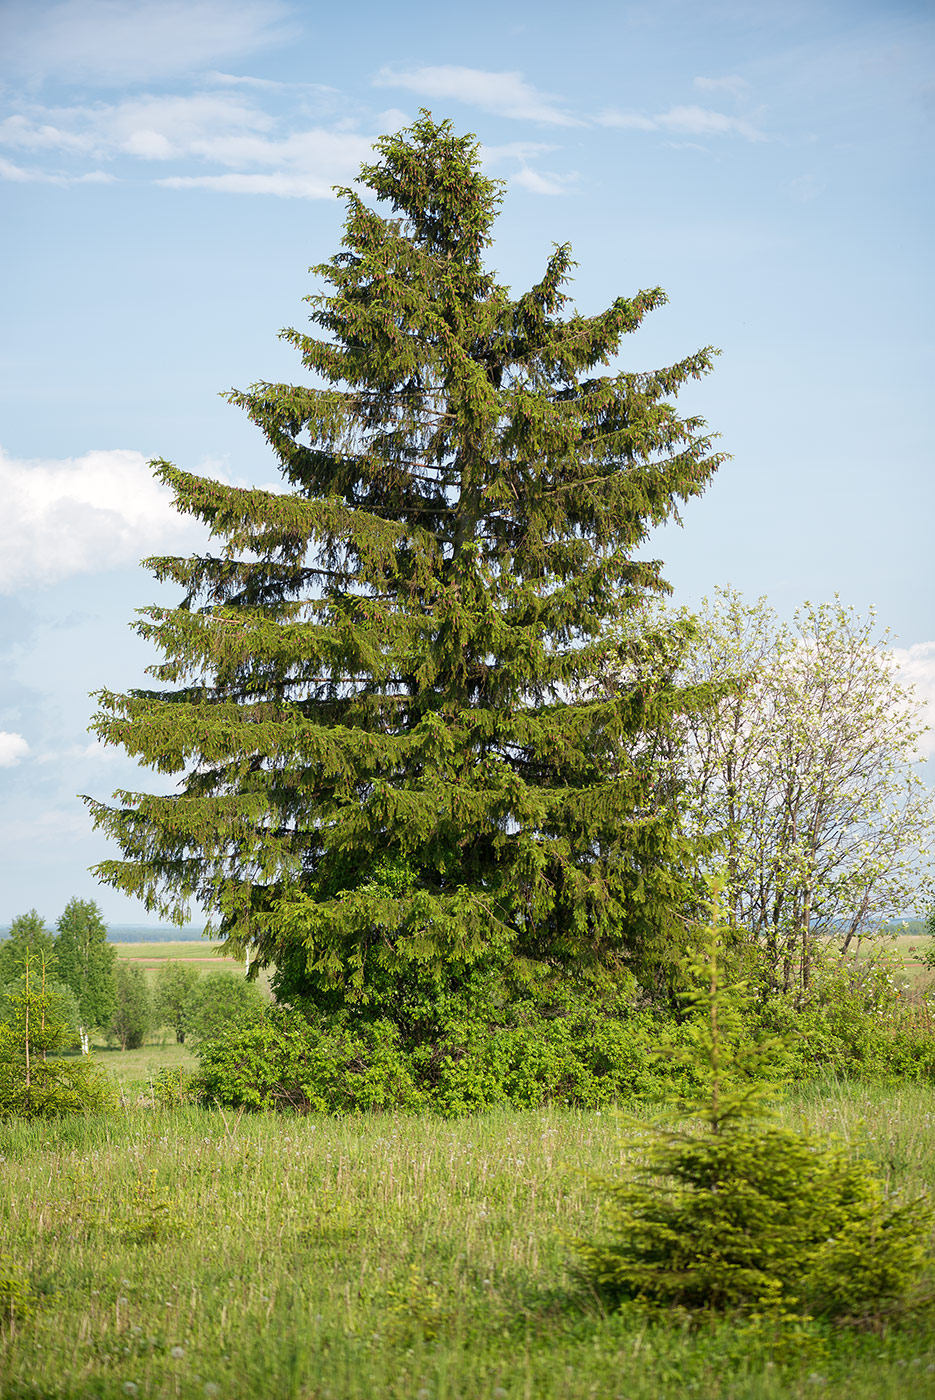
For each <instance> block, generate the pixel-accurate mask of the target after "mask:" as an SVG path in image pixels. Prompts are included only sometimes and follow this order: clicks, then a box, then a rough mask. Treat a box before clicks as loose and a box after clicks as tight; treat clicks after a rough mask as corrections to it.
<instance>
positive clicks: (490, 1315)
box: [0, 1083, 935, 1400]
mask: <svg viewBox="0 0 935 1400" xmlns="http://www.w3.org/2000/svg"><path fill="white" fill-rule="evenodd" d="M784 1113H785V1116H787V1117H792V1118H794V1117H796V1116H798V1115H804V1116H805V1117H806V1118H807V1119H808V1120H809V1121H810V1122H811V1123H812V1124H813V1125H814V1126H816V1127H819V1128H821V1129H822V1130H825V1131H829V1132H830V1131H836V1132H839V1133H843V1134H844V1135H845V1136H847V1137H848V1138H850V1139H859V1140H860V1141H861V1142H862V1143H863V1144H864V1147H865V1149H866V1150H867V1151H868V1152H869V1153H870V1154H871V1155H872V1156H874V1157H875V1158H876V1159H877V1160H878V1162H879V1163H880V1165H881V1168H882V1169H883V1171H884V1172H885V1173H886V1175H887V1177H888V1179H889V1180H890V1182H891V1184H894V1185H896V1184H898V1185H901V1186H903V1187H905V1188H906V1189H908V1190H910V1191H913V1192H915V1191H917V1190H919V1189H921V1188H923V1187H925V1186H929V1187H931V1186H933V1185H935V1144H933V1139H932V1125H933V1120H935V1090H933V1089H932V1088H919V1087H913V1088H905V1089H902V1090H895V1091H894V1090H889V1091H884V1090H876V1089H868V1088H860V1089H853V1088H851V1089H845V1088H843V1087H841V1086H838V1085H835V1084H833V1083H830V1084H825V1085H824V1086H822V1087H820V1088H817V1087H816V1088H815V1089H813V1090H811V1091H810V1092H809V1094H808V1096H807V1097H802V1098H799V1099H797V1100H796V1101H794V1102H792V1103H790V1104H789V1105H788V1106H787V1107H786V1109H785V1110H784ZM0 1154H2V1158H3V1162H2V1165H3V1187H2V1200H0V1254H2V1256H3V1267H2V1269H0V1277H2V1276H9V1277H12V1279H13V1280H14V1284H13V1291H14V1294H15V1291H16V1289H17V1287H18V1289H19V1296H20V1300H21V1302H22V1303H23V1304H24V1307H23V1314H24V1315H21V1316H19V1317H18V1316H17V1315H16V1313H15V1311H14V1315H13V1318H12V1320H10V1318H9V1307H7V1321H6V1322H5V1323H4V1325H3V1326H2V1328H0V1395H2V1396H3V1397H4V1400H117V1397H123V1396H126V1395H131V1396H132V1395H138V1396H140V1397H150V1398H151V1400H156V1397H159V1400H163V1398H164V1400H175V1397H179V1398H181V1400H189V1398H190V1400H195V1397H199V1400H200V1398H201V1397H209V1396H216V1397H228V1398H229V1400H240V1398H241V1397H243V1400H248V1397H249V1398H250V1400H255V1398H258V1400H265V1397H269V1398H270V1400H520V1397H522V1400H584V1398H585V1397H597V1398H598V1400H605V1398H606V1400H668V1398H669V1397H671V1398H672V1400H675V1397H679V1400H681V1398H682V1397H686V1396H690V1397H699V1400H778V1397H781V1396H782V1397H785V1396H795V1397H806V1396H813V1395H822V1396H829V1397H830V1396H834V1397H840V1400H845V1397H846V1400H897V1397H899V1398H900V1400H902V1397H905V1398H906V1400H929V1397H935V1336H933V1335H931V1333H930V1331H927V1330H926V1328H925V1327H923V1326H922V1325H921V1324H917V1325H915V1326H914V1327H913V1326H909V1327H906V1328H904V1329H903V1330H902V1331H897V1332H892V1333H886V1334H883V1335H879V1334H877V1333H874V1332H858V1333H846V1334H844V1333H838V1334H832V1333H830V1332H825V1331H823V1330H822V1329H821V1328H819V1327H817V1326H814V1325H813V1326H811V1327H808V1328H805V1329H804V1330H803V1329H799V1332H798V1333H797V1334H796V1333H794V1332H793V1333H789V1332H788V1331H787V1332H786V1333H782V1334H779V1335H778V1336H773V1335H771V1334H770V1332H769V1329H759V1330H757V1329H756V1328H753V1329H752V1330H751V1329H750V1328H749V1326H748V1327H747V1328H746V1329H744V1328H743V1327H741V1326H739V1325H733V1324H723V1323H722V1324H720V1325H711V1326H708V1327H702V1328H701V1329H699V1330H697V1331H690V1330H688V1329H686V1328H685V1327H683V1326H681V1325H679V1324H677V1323H670V1324H669V1325H667V1326H647V1325H646V1324H645V1323H644V1322H642V1321H640V1320H639V1319H637V1318H634V1317H632V1316H625V1315H622V1314H616V1315H611V1316H605V1315H604V1314H603V1313H602V1311H601V1309H600V1307H599V1306H598V1304H597V1302H596V1300H595V1299H594V1298H593V1297H590V1296H589V1295H588V1293H587V1291H583V1290H581V1289H580V1288H578V1287H577V1286H576V1284H575V1282H574V1280H573V1278H572V1276H571V1274H570V1273H569V1260H570V1250H569V1244H568V1239H569V1237H570V1236H575V1235H593V1234H594V1233H595V1232H596V1231H597V1230H598V1229H599V1225H600V1215H599V1205H598V1202H597V1201H596V1198H595V1197H594V1195H593V1193H592V1191H591V1190H590V1188H589V1186H588V1181H587V1174H588V1173H589V1172H594V1171H597V1172H611V1173H612V1172H615V1171H617V1170H618V1169H619V1168H620V1149H619V1146H618V1127H617V1123H616V1120H615V1118H614V1116H613V1115H608V1114H600V1113H595V1112H589V1113H581V1112H574V1111H570V1110H565V1111H558V1110H550V1111H540V1112H527V1113H519V1112H502V1113H495V1114H487V1115H484V1116H478V1117H475V1118H469V1119H463V1120H458V1121H444V1120H440V1119H424V1118H407V1117H403V1116H393V1115H387V1116H383V1117H380V1116H370V1117H363V1118H349V1119H333V1118H276V1117H267V1116H262V1115H260V1116H243V1117H238V1116H237V1115H232V1114H230V1113H228V1114H226V1115H222V1114H221V1113H218V1112H210V1111H206V1110H198V1109H178V1110H174V1111H167V1110H152V1109H150V1110H145V1109H142V1108H132V1107H128V1108H125V1109H124V1110H122V1111H121V1112H120V1113H119V1114H116V1115H113V1116H111V1117H109V1118H100V1119H88V1120H85V1119H80V1118H79V1119H75V1120H60V1121H58V1122H51V1123H41V1122H39V1123H34V1124H24V1123H19V1124H12V1125H10V1124H8V1125H6V1126H0ZM17 1281H18V1282H17ZM10 1291H11V1290H10V1287H9V1286H8V1288H7V1293H8V1295H9V1293H10ZM30 1298H31V1299H32V1305H33V1315H32V1316H31V1317H30V1316H29V1315H28V1313H29V1311H30V1308H29V1307H28V1306H26V1305H27V1304H28V1303H29V1301H30Z"/></svg>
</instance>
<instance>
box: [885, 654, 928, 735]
mask: <svg viewBox="0 0 935 1400" xmlns="http://www.w3.org/2000/svg"><path fill="white" fill-rule="evenodd" d="M890 654H891V655H892V657H893V660H894V662H895V663H896V667H897V671H898V674H899V681H900V684H901V685H904V686H905V687H906V689H907V690H912V691H913V692H914V694H915V698H916V699H917V700H918V701H920V703H921V704H922V707H923V710H922V718H923V720H924V721H925V722H926V723H927V724H929V725H930V726H931V728H930V729H929V731H928V733H927V734H923V735H922V738H921V739H920V740H919V746H918V747H919V751H920V753H922V754H923V755H924V756H925V757H926V758H933V757H935V642H917V643H916V645H915V646H911V647H893V648H892V650H891V653H890Z"/></svg>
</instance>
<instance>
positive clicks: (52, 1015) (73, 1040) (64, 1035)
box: [0, 977, 81, 1050]
mask: <svg viewBox="0 0 935 1400" xmlns="http://www.w3.org/2000/svg"><path fill="white" fill-rule="evenodd" d="M33 980H35V979H33ZM24 990H25V978H24V977H19V978H17V980H16V981H15V982H14V983H12V985H9V986H7V987H6V988H5V989H4V991H3V993H2V995H0V1022H4V1023H7V1024H9V1023H10V1021H12V1020H13V1019H14V1016H15V1011H14V1007H15V1004H16V1000H17V998H18V997H19V996H21V995H22V993H23V991H24ZM43 993H44V995H45V997H46V1016H47V1017H48V1019H49V1020H51V1021H54V1022H55V1024H56V1025H58V1026H60V1027H61V1033H60V1036H59V1045H58V1048H59V1049H60V1050H74V1049H75V1048H76V1047H77V1046H78V1045H80V1043H81V1038H80V1033H79V1011H78V1001H77V998H76V997H75V994H74V992H73V991H72V990H71V988H70V987H68V986H66V985H65V983H64V982H58V981H54V982H53V981H46V982H45V985H44V987H43Z"/></svg>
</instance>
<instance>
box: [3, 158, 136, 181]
mask: <svg viewBox="0 0 935 1400" xmlns="http://www.w3.org/2000/svg"><path fill="white" fill-rule="evenodd" d="M113 179H114V177H113V175H108V174H107V173H106V171H103V170H89V171H88V172H87V173H86V174H85V175H62V174H59V173H56V172H54V171H50V170H26V169H24V168H23V166H21V165H14V163H13V161H11V160H4V159H3V157H2V156H0V180H12V181H13V182H14V183H15V184H26V183H29V184H40V185H109V184H111V183H112V181H113Z"/></svg>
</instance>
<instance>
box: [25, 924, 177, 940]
mask: <svg viewBox="0 0 935 1400" xmlns="http://www.w3.org/2000/svg"><path fill="white" fill-rule="evenodd" d="M202 932H203V930H202V929H201V928H196V927H195V925H194V924H186V926H185V927H184V928H173V927H171V926H170V925H168V924H109V925H108V928H107V941H108V943H197V942H198V941H199V940H200V938H201V935H202ZM9 933H10V926H9V924H6V925H4V927H3V928H0V938H7V937H8V936H9Z"/></svg>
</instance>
